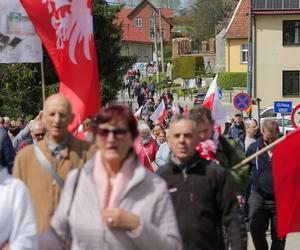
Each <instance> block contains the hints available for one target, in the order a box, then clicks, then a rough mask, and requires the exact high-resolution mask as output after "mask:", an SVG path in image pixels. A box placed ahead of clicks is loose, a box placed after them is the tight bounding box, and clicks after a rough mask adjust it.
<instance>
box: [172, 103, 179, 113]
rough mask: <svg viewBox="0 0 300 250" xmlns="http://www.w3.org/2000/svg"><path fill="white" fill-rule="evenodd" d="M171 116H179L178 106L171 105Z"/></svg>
mask: <svg viewBox="0 0 300 250" xmlns="http://www.w3.org/2000/svg"><path fill="white" fill-rule="evenodd" d="M172 114H173V115H174V114H180V110H179V107H178V104H175V103H173V104H172Z"/></svg>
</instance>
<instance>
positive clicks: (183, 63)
mask: <svg viewBox="0 0 300 250" xmlns="http://www.w3.org/2000/svg"><path fill="white" fill-rule="evenodd" d="M203 71H204V59H203V57H202V56H182V57H177V58H175V59H173V78H175V79H176V78H179V77H180V78H185V79H192V78H195V77H196V76H197V75H199V74H200V72H203Z"/></svg>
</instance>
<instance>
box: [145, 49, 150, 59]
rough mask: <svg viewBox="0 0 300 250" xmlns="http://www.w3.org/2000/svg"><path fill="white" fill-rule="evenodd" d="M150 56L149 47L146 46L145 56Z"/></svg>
mask: <svg viewBox="0 0 300 250" xmlns="http://www.w3.org/2000/svg"><path fill="white" fill-rule="evenodd" d="M148 56H149V50H148V47H145V57H148Z"/></svg>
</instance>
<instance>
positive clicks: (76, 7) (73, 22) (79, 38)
mask: <svg viewBox="0 0 300 250" xmlns="http://www.w3.org/2000/svg"><path fill="white" fill-rule="evenodd" d="M42 3H43V4H47V5H48V12H49V14H51V16H52V17H51V25H52V27H53V28H54V29H55V32H56V38H57V41H56V47H57V49H64V48H65V47H66V42H68V43H69V44H68V53H69V57H70V60H71V61H72V63H74V64H77V61H76V58H75V51H76V46H77V44H79V43H81V42H83V50H84V55H85V58H86V59H87V60H89V61H90V60H91V52H90V40H91V39H92V36H93V19H92V10H91V7H89V6H88V5H87V0H42ZM86 17H88V18H86Z"/></svg>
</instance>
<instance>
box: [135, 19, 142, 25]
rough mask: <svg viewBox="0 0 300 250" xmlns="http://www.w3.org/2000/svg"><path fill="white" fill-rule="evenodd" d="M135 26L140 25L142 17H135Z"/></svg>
mask: <svg viewBox="0 0 300 250" xmlns="http://www.w3.org/2000/svg"><path fill="white" fill-rule="evenodd" d="M135 26H136V27H142V18H140V17H137V18H136V19H135Z"/></svg>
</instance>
